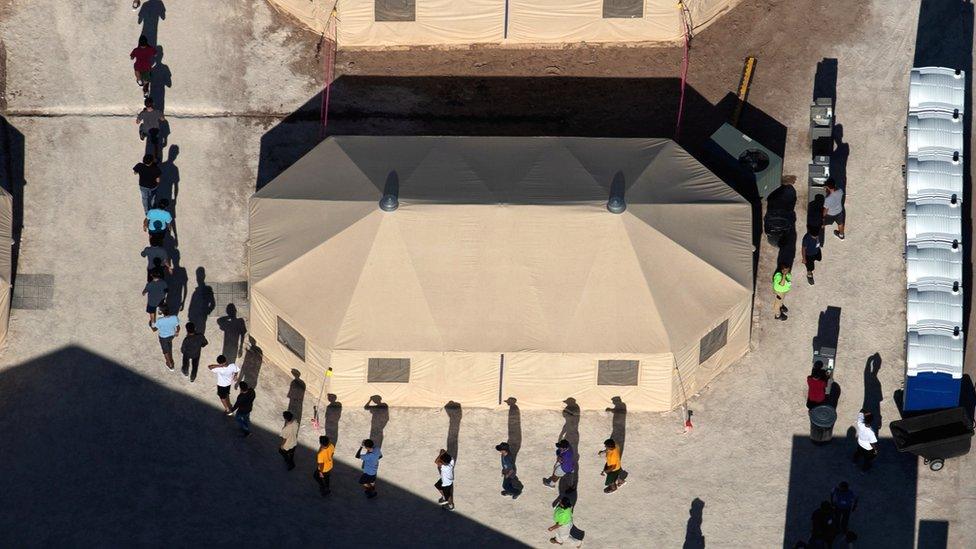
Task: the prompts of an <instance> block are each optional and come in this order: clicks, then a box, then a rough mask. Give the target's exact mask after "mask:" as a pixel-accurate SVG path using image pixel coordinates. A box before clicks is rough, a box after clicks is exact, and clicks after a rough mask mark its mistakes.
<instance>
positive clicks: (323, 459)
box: [313, 435, 335, 497]
mask: <svg viewBox="0 0 976 549" xmlns="http://www.w3.org/2000/svg"><path fill="white" fill-rule="evenodd" d="M334 454H335V445H334V444H332V441H330V440H329V437H327V436H324V435H323V436H320V437H319V451H318V453H317V454H315V474H314V475H313V478H315V482H316V483H318V485H319V493H320V494H321V495H322V497H325V496H327V495H329V494H331V493H332V489H331V488H330V486H329V477H330V476H331V475H332V465H333V463H332V456H333V455H334Z"/></svg>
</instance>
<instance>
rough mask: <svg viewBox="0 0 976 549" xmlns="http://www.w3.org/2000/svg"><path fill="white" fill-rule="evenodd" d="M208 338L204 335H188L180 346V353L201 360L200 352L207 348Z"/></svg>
mask: <svg viewBox="0 0 976 549" xmlns="http://www.w3.org/2000/svg"><path fill="white" fill-rule="evenodd" d="M207 343H210V342H209V341H207V338H206V337H204V336H203V334H187V336H186V337H184V338H183V343H181V344H180V352H181V353H183V354H184V355H186V356H188V357H190V358H200V351H201V350H202V349H203V348H204V347H206V346H207Z"/></svg>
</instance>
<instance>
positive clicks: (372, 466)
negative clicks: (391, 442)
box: [356, 438, 383, 499]
mask: <svg viewBox="0 0 976 549" xmlns="http://www.w3.org/2000/svg"><path fill="white" fill-rule="evenodd" d="M382 457H383V452H382V451H380V449H379V448H375V444H373V441H372V440H370V439H368V438H367V439H365V440H363V442H362V444H360V445H359V450H356V459H361V460H362V461H363V474H362V475H360V476H359V485H360V486H362V487H363V490H364V491H365V493H366V499H373V498H375V497H376V475H377V473H378V472H379V468H380V458H382Z"/></svg>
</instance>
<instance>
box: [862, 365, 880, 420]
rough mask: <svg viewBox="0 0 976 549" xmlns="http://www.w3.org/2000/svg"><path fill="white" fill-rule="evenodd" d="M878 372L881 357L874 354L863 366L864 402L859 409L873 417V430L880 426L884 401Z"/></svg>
mask: <svg viewBox="0 0 976 549" xmlns="http://www.w3.org/2000/svg"><path fill="white" fill-rule="evenodd" d="M879 371H881V355H880V354H878V353H874V354H873V355H871V356H869V357H868V360H867V362H865V364H864V401H863V402H862V404H861V407H862V408H864V410H866V411H868V412H871V413H872V414H873V415H874V421H873V422H872V425H871V426H872V427H873V428H874V429H875V430H878V429H880V428H881V425H882V423H881V401H882V400H884V392H883V391H882V389H881V381H880V380H879V379H878V372H879Z"/></svg>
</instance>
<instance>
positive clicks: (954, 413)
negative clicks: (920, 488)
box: [889, 407, 973, 471]
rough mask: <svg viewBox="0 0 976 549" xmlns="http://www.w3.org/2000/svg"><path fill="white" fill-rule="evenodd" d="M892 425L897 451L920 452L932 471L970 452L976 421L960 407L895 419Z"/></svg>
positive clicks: (917, 453)
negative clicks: (973, 421) (975, 422)
mask: <svg viewBox="0 0 976 549" xmlns="http://www.w3.org/2000/svg"><path fill="white" fill-rule="evenodd" d="M889 427H890V428H891V435H892V436H893V437H894V439H895V447H896V448H898V451H899V452H908V453H910V454H915V455H916V456H920V457H921V458H922V459H923V460H924V463H925V464H926V465H928V466H929V468H930V469H932V470H933V471H939V470H941V469H942V467H944V466H945V460H947V459H949V458H952V457H958V456H962V455H965V454H967V453H969V447H970V444H971V442H972V438H973V423H972V421H970V420H969V416H968V415H967V414H966V410H965V409H964V408H961V407H959V408H948V409H946V410H939V411H937V412H931V413H927V414H923V415H919V416H913V417H909V418H905V419H900V420H898V421H892V422H891V423H890V424H889Z"/></svg>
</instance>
